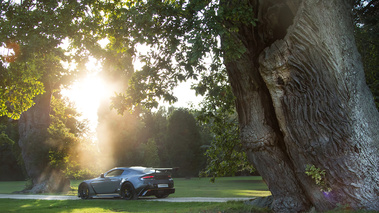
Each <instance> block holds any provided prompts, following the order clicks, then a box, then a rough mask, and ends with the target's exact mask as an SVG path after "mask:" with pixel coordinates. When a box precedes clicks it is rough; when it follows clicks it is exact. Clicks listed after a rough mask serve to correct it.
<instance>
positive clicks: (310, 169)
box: [305, 164, 331, 192]
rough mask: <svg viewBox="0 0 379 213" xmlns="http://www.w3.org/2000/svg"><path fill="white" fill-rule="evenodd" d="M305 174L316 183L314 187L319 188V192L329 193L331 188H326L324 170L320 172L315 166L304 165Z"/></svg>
mask: <svg viewBox="0 0 379 213" xmlns="http://www.w3.org/2000/svg"><path fill="white" fill-rule="evenodd" d="M305 174H307V175H308V176H310V177H311V178H312V179H313V180H314V181H315V183H316V185H318V186H320V187H321V189H320V190H321V191H323V192H330V191H331V188H330V187H329V186H328V183H327V181H326V172H325V170H321V169H320V168H317V167H316V166H315V165H309V164H307V165H306V168H305Z"/></svg>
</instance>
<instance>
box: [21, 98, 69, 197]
mask: <svg viewBox="0 0 379 213" xmlns="http://www.w3.org/2000/svg"><path fill="white" fill-rule="evenodd" d="M50 101H51V93H50V92H47V93H45V94H44V95H41V96H38V97H37V98H36V101H35V105H34V106H33V107H31V108H30V109H29V110H28V111H26V112H24V113H22V115H21V117H20V120H19V134H20V139H19V142H18V144H19V146H20V148H21V154H22V158H23V160H24V164H25V169H26V172H27V175H28V176H29V178H30V179H31V181H32V184H33V186H32V187H33V188H32V189H30V190H27V191H26V192H30V193H34V194H35V193H45V192H61V191H67V190H68V189H69V187H70V181H69V180H68V179H67V178H65V177H64V175H63V174H62V172H60V171H59V170H57V169H54V168H51V167H50V166H49V145H48V144H46V140H47V139H48V132H47V129H48V128H49V125H50Z"/></svg>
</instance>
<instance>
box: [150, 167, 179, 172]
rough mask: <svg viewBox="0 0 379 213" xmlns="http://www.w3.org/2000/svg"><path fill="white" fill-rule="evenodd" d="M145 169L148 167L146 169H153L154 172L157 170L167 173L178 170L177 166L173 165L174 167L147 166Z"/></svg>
mask: <svg viewBox="0 0 379 213" xmlns="http://www.w3.org/2000/svg"><path fill="white" fill-rule="evenodd" d="M147 169H148V171H151V170H154V173H157V171H159V172H164V173H168V172H176V171H178V170H179V167H174V168H147ZM147 169H146V170H147Z"/></svg>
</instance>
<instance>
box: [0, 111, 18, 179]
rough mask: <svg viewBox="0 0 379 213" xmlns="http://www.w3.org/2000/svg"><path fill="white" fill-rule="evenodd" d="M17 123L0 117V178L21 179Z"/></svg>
mask: <svg viewBox="0 0 379 213" xmlns="http://www.w3.org/2000/svg"><path fill="white" fill-rule="evenodd" d="M17 140H18V132H17V125H16V124H15V123H14V122H10V121H9V120H8V119H6V117H0V174H1V175H0V180H1V181H4V180H23V179H24V174H23V170H22V162H21V161H20V150H19V148H18V144H17V143H16V142H15V141H17Z"/></svg>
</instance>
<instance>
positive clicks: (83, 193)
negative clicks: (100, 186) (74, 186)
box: [78, 184, 89, 199]
mask: <svg viewBox="0 0 379 213" xmlns="http://www.w3.org/2000/svg"><path fill="white" fill-rule="evenodd" d="M78 191H79V197H80V198H81V199H88V198H89V188H88V186H87V184H80V186H79V189H78Z"/></svg>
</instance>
